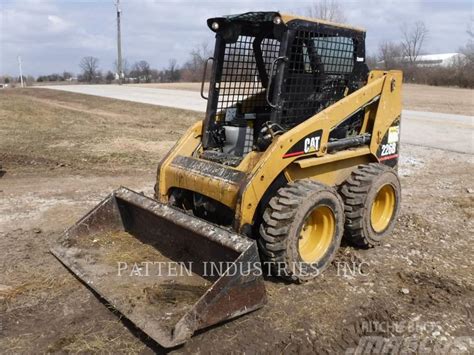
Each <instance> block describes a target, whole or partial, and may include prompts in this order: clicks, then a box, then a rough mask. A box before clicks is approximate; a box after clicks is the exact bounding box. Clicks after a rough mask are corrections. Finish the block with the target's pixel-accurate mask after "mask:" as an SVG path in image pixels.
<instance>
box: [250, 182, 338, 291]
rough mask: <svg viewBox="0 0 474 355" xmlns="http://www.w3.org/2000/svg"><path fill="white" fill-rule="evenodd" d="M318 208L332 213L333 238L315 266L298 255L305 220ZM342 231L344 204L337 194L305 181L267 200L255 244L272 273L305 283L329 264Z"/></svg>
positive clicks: (283, 188)
mask: <svg viewBox="0 0 474 355" xmlns="http://www.w3.org/2000/svg"><path fill="white" fill-rule="evenodd" d="M319 206H327V207H329V208H330V209H331V210H332V212H333V213H334V217H335V228H334V236H333V238H332V240H331V244H330V246H329V248H328V250H327V252H326V253H325V254H324V256H323V257H322V258H321V259H320V260H319V261H318V262H317V263H313V264H309V263H305V262H304V261H303V260H302V259H301V257H300V255H299V251H298V241H299V238H300V231H301V228H302V226H303V224H304V222H305V220H306V218H307V217H308V215H309V214H310V213H311V212H312V211H313V210H314V209H315V208H316V207H319ZM343 232H344V202H343V201H342V198H341V197H340V196H339V194H338V193H337V191H336V190H335V189H334V188H332V187H330V186H327V185H324V184H322V183H319V182H316V181H312V180H309V179H304V180H298V181H294V182H290V183H288V185H286V186H284V187H282V188H280V189H279V190H278V191H277V193H276V194H275V196H273V198H272V199H271V200H270V202H269V204H268V206H267V207H266V209H265V211H264V213H263V218H262V223H261V224H260V229H259V234H260V237H259V239H258V245H259V249H260V252H261V256H262V258H263V260H264V261H265V262H266V263H269V264H270V267H271V269H272V271H273V274H275V275H276V276H281V277H283V278H285V279H287V280H290V281H293V282H305V281H308V280H311V279H313V278H315V277H316V276H318V275H319V274H320V273H321V272H322V271H323V270H324V269H325V268H326V267H327V266H328V265H329V264H330V263H331V261H332V260H333V258H334V255H335V254H336V252H337V249H338V248H339V245H340V243H341V239H342V235H343Z"/></svg>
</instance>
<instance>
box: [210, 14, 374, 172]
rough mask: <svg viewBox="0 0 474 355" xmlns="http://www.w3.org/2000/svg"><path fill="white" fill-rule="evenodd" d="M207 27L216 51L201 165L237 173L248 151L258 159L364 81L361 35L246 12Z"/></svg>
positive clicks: (352, 124)
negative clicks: (279, 137)
mask: <svg viewBox="0 0 474 355" xmlns="http://www.w3.org/2000/svg"><path fill="white" fill-rule="evenodd" d="M207 23H208V26H209V28H210V29H211V30H212V31H214V32H215V33H216V43H215V49H214V56H213V58H212V60H213V65H212V74H211V80H210V87H209V95H208V105H207V111H206V118H205V121H204V126H203V140H202V142H203V152H202V154H201V158H203V159H207V160H212V161H216V162H219V163H222V164H225V165H230V166H237V165H238V164H239V163H240V161H241V160H242V159H243V157H244V156H245V155H246V154H248V153H249V152H251V151H252V150H257V151H264V150H265V149H266V148H267V147H268V146H269V145H270V144H271V142H272V139H273V137H274V136H276V135H279V134H282V133H284V132H285V131H287V130H289V129H291V128H292V127H294V126H296V125H298V124H300V123H301V122H303V121H305V120H306V119H308V118H310V117H311V116H313V115H315V114H316V113H318V112H320V111H322V110H324V109H325V108H326V107H328V106H330V105H332V104H333V103H335V102H337V101H338V100H340V99H341V98H343V97H344V96H346V95H348V94H350V93H352V92H353V91H355V90H357V89H358V88H360V87H361V86H362V85H364V84H365V82H366V80H367V74H368V68H367V65H366V64H365V32H364V31H363V30H360V29H355V28H352V27H348V26H344V25H339V24H333V23H329V22H326V21H322V20H314V21H313V20H310V19H306V18H300V17H294V16H289V15H284V14H279V13H278V12H249V13H244V14H240V15H231V16H224V17H218V18H211V19H209V20H208V21H207ZM358 115H359V116H362V115H361V113H359V114H358ZM358 122H362V119H361V118H360V117H359V118H358V117H351V118H350V119H349V120H348V122H347V123H344V122H343V124H342V125H340V127H337V128H335V130H334V132H333V133H332V136H333V137H334V139H337V138H344V137H346V136H348V135H350V134H353V133H354V132H356V131H357V129H358V128H357V125H358ZM345 125H346V126H347V127H345ZM359 128H360V127H359ZM356 133H357V132H356Z"/></svg>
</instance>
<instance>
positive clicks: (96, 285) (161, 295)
mask: <svg viewBox="0 0 474 355" xmlns="http://www.w3.org/2000/svg"><path fill="white" fill-rule="evenodd" d="M51 251H52V253H53V254H54V255H55V256H56V257H57V258H58V259H59V260H60V261H61V262H62V263H63V264H64V265H65V266H66V267H67V268H68V269H69V270H70V271H72V272H73V273H74V274H75V275H76V276H77V277H78V278H79V279H80V280H82V281H83V282H84V283H85V284H86V285H87V286H88V287H90V288H91V289H93V290H94V291H95V292H96V293H97V294H99V295H100V296H101V297H102V298H104V299H105V300H106V302H107V303H109V304H110V305H111V306H113V307H114V308H115V309H116V310H118V311H119V312H120V313H122V314H123V315H124V316H125V317H126V318H128V319H129V320H130V321H131V322H133V323H134V324H135V325H136V326H137V327H138V328H140V329H141V330H142V331H144V332H145V333H146V334H147V335H148V336H150V337H151V338H152V339H154V340H155V341H156V342H158V343H159V344H160V345H162V346H164V347H173V346H176V345H179V344H182V343H184V342H186V340H187V339H189V338H190V337H191V336H192V335H193V333H194V332H195V331H197V330H199V329H203V328H206V327H209V326H211V325H213V324H216V323H219V322H221V321H224V320H227V319H231V318H234V317H237V316H239V315H242V314H245V313H248V312H251V311H253V310H255V309H257V308H260V307H262V306H263V305H264V303H265V302H266V294H265V287H264V284H263V278H262V275H261V274H262V273H261V268H260V266H259V257H258V251H257V247H256V245H255V242H254V241H252V240H250V239H248V238H246V237H244V236H241V235H238V234H235V233H233V232H232V231H229V230H226V229H223V228H221V227H218V226H216V225H213V224H211V223H209V222H206V221H204V220H201V219H199V218H196V217H194V216H191V215H188V214H186V213H184V212H183V211H180V210H178V209H175V208H173V207H171V206H168V205H165V204H162V203H159V202H157V201H155V200H153V199H150V198H147V197H145V196H143V195H141V194H138V193H136V192H133V191H131V190H128V189H126V188H120V189H118V190H115V191H114V192H113V193H112V194H111V195H109V196H108V197H107V198H106V199H105V200H104V201H102V202H101V203H100V204H99V205H97V206H96V207H95V208H94V209H93V210H92V211H90V212H89V213H88V214H87V215H86V216H84V217H83V218H82V219H81V220H80V221H79V222H77V223H76V224H75V225H74V226H72V227H71V228H70V229H69V230H67V231H66V232H65V233H64V235H63V236H62V237H61V239H60V240H59V243H58V244H57V245H55V246H54V247H53V248H52V249H51ZM259 271H260V272H259Z"/></svg>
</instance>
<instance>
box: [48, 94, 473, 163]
mask: <svg viewBox="0 0 474 355" xmlns="http://www.w3.org/2000/svg"><path fill="white" fill-rule="evenodd" d="M46 88H48V89H55V90H63V91H70V92H77V93H81V94H89V95H96V96H103V97H109V98H113V99H119V100H127V101H135V102H142V103H146V104H153V105H161V106H169V107H176V108H181V109H187V110H194V111H200V112H204V111H205V110H206V101H205V100H203V99H202V98H201V97H200V95H199V93H198V92H194V91H188V90H169V89H157V88H142V87H135V86H126V85H124V86H118V85H70V86H47V87H46ZM402 117H403V120H402V132H401V139H402V143H409V144H415V145H421V146H425V147H432V148H439V149H445V150H452V151H455V152H461V153H469V154H474V143H473V141H474V136H473V132H474V116H462V115H451V114H446V113H437V112H424V111H410V110H403V115H402Z"/></svg>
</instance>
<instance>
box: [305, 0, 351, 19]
mask: <svg viewBox="0 0 474 355" xmlns="http://www.w3.org/2000/svg"><path fill="white" fill-rule="evenodd" d="M306 15H307V16H309V17H313V18H318V19H321V20H327V21H332V22H345V21H346V16H345V14H344V10H343V9H342V7H341V6H340V2H338V1H337V0H318V1H316V2H314V3H313V4H311V5H309V6H308V7H307V8H306Z"/></svg>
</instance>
